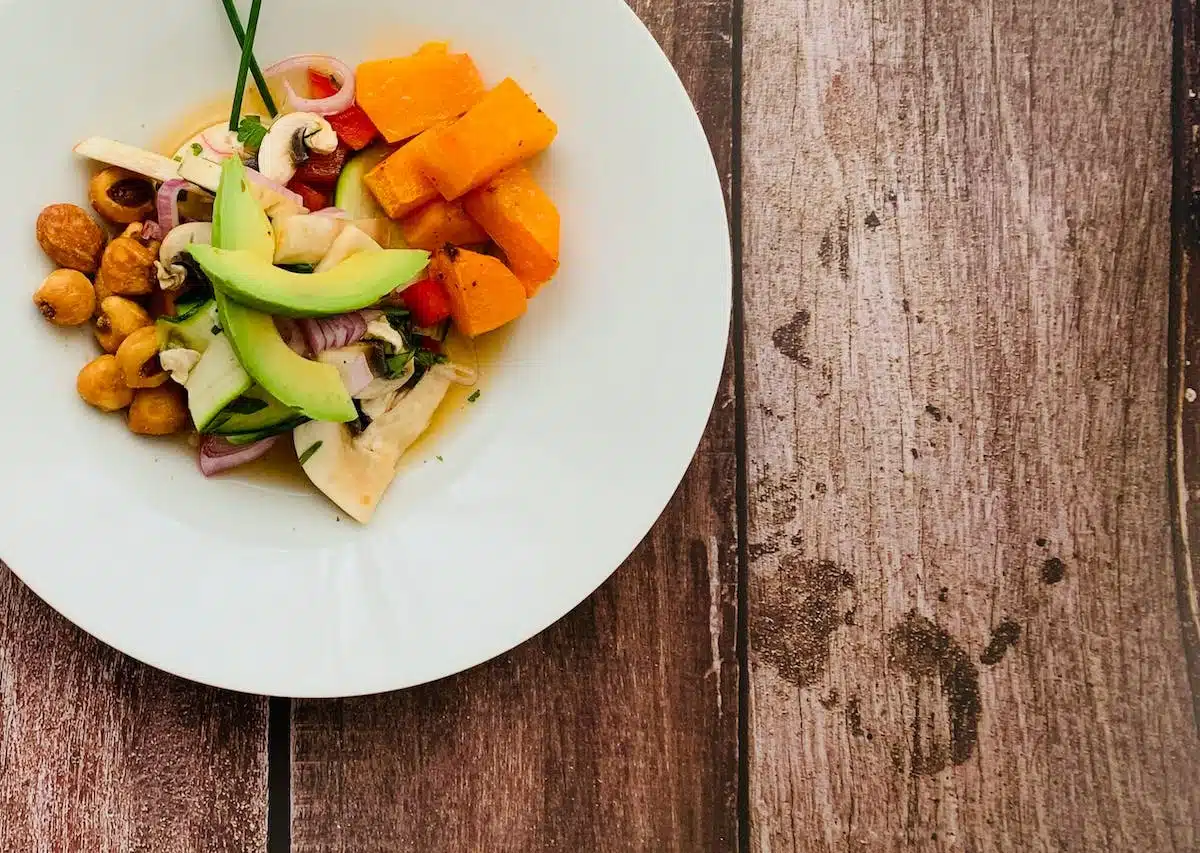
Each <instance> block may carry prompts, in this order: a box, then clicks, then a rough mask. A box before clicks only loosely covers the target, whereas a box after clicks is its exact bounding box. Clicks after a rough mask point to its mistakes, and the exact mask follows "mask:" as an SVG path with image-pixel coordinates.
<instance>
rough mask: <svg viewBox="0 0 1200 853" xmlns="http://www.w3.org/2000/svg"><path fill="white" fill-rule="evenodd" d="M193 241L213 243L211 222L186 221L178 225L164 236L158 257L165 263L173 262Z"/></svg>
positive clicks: (207, 244)
mask: <svg viewBox="0 0 1200 853" xmlns="http://www.w3.org/2000/svg"><path fill="white" fill-rule="evenodd" d="M193 243H201V244H203V245H206V246H209V245H212V223H211V222H185V223H184V224H183V225H177V226H175V227H174V228H172V229H171V230H170V231H168V232H167V236H165V237H163V241H162V246H160V247H159V249H158V259H159V260H160V261H162V262H163V263H164V264H170V263H173V262H174V260H175V259H176V258H178V257H179V256H180V255H182V254H183V253H184V251H185V250H186V249H187V247H188V246H190V245H192V244H193Z"/></svg>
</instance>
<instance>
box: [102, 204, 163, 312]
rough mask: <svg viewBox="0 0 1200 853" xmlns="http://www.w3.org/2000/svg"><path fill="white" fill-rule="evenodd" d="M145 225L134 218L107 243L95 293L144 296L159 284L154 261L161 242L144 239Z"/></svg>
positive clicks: (156, 258)
mask: <svg viewBox="0 0 1200 853" xmlns="http://www.w3.org/2000/svg"><path fill="white" fill-rule="evenodd" d="M141 234H142V225H141V223H140V222H135V223H134V224H132V225H130V226H129V227H128V228H126V229H125V233H124V234H122V235H121V236H120V237H118V238H117V239H115V240H113V241H112V242H111V243H109V244H108V248H107V249H105V250H104V257H103V259H102V260H101V261H100V273H99V275H97V276H96V293H97V294H101V295H104V296H107V295H108V294H110V293H112V294H116V295H117V296H144V295H146V294H147V293H150V292H152V291H153V290H154V288H155V287H156V286H157V284H158V274H157V272H156V270H155V269H154V262H155V261H156V260H158V248H159V242H158V241H157V240H148V241H147V240H142V239H141Z"/></svg>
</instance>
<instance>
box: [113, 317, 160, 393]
mask: <svg viewBox="0 0 1200 853" xmlns="http://www.w3.org/2000/svg"><path fill="white" fill-rule="evenodd" d="M117 363H118V364H120V365H121V372H122V373H123V374H124V375H125V384H126V385H128V386H129V387H130V388H157V387H158V386H159V385H162V384H163V383H164V382H166V381H167V372H166V371H165V370H163V366H162V364H161V363H160V362H159V360H158V331H157V330H156V329H155V328H154V327H153V326H142V327H141V328H140V329H136V330H134V331H133V332H131V333H130V334H129V337H127V338H125V340H123V341H122V342H121V346H119V347H117Z"/></svg>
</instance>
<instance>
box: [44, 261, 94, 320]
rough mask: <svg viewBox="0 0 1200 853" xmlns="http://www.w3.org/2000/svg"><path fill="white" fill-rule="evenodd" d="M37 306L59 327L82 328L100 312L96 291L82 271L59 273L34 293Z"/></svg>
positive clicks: (56, 271) (47, 277)
mask: <svg viewBox="0 0 1200 853" xmlns="http://www.w3.org/2000/svg"><path fill="white" fill-rule="evenodd" d="M33 304H34V305H36V306H37V307H38V310H39V311H41V312H42V316H43V317H45V318H46V319H47V320H49V321H50V322H51V323H53V324H54V325H56V326H80V325H83V324H84V323H86V322H87V321H88V320H89V319H91V316H92V314H94V313H95V312H96V290H95V288H93V287H92V283H91V282H90V281H88V277H87V276H86V275H84V274H83V273H81V272H79V271H78V270H65V269H64V270H55V271H54V272H52V273H50V275H48V276H46V280H45V281H43V282H42V286H41V287H39V288H38V289H37V292H36V293H35V294H33Z"/></svg>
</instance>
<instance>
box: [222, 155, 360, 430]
mask: <svg viewBox="0 0 1200 853" xmlns="http://www.w3.org/2000/svg"><path fill="white" fill-rule="evenodd" d="M264 238H265V239H264ZM213 243H214V245H218V246H221V247H222V248H224V249H229V250H238V251H241V252H244V253H245V254H248V255H250V256H252V257H255V258H257V259H259V260H260V261H261V262H262V263H265V264H268V265H269V264H270V263H271V261H272V260H273V258H274V253H275V241H274V238H273V236H272V231H271V222H270V220H269V219H268V218H267V215H266V213H264V212H263V209H262V207H261V206H260V205H259V204H258V202H257V201H255V200H254V197H253V196H252V195H251V194H250V191H249V188H248V186H247V184H246V170H245V167H244V166H243V165H242V163H241V161H240V160H239V159H238V158H236V157H231V158H229V159H228V160H226V161H225V162H224V164H223V165H222V168H221V184H220V187H219V189H218V191H217V202H216V205H215V207H214V210H213ZM216 303H217V312H218V316H219V318H220V322H221V328H222V329H223V330H224V332H225V334H226V336H227V337H228V338H229V342H230V343H231V344H232V345H233V349H234V352H235V354H236V355H237V359H238V361H239V362H240V363H241V365H242V367H243V368H244V369H245V371H246V372H247V373H248V374H249V375H250V377H251V378H253V380H254V381H255V382H257V383H258V384H259V385H261V386H262V387H263V388H264V389H265V390H266V391H267V392H269V393H270V394H271V396H273V397H274V398H275V399H276V400H278V401H279V402H281V403H283V404H284V405H286V406H291V407H292V408H294V409H296V410H297V413H298V414H299V415H302V416H303V417H308V418H312V419H313V420H320V421H334V422H337V423H345V422H346V421H352V420H354V419H355V418H357V417H358V412H357V411H356V409H355V407H354V401H353V400H352V399H351V398H350V394H349V393H348V392H347V391H346V386H345V385H344V384H343V383H342V379H341V376H340V375H339V374H338V372H337V369H336V368H334V367H332V366H331V365H328V364H321V363H320V362H316V361H310V360H308V359H307V358H304V357H303V356H301V355H299V354H298V353H296V352H294V351H293V350H292V349H291V347H289V346H288V345H287V343H285V342H284V340H283V338H282V336H281V335H280V334H279V330H278V329H277V328H276V327H275V321H274V320H273V319H272V318H271V317H270V316H269V315H267V314H263V313H261V312H259V311H255V310H254V309H252V308H247V307H245V306H243V305H239V304H238V303H236V302H234V301H233V300H231V299H229V298H227V297H226V295H225V294H224V293H223V292H222V291H220V290H217V291H216Z"/></svg>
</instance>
